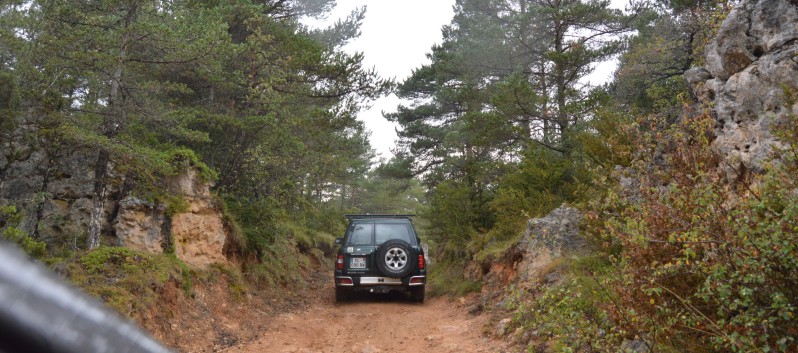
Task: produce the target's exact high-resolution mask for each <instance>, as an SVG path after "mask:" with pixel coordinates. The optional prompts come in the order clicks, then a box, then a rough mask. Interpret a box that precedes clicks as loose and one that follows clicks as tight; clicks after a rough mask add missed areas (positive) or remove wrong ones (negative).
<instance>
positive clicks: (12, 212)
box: [0, 206, 47, 258]
mask: <svg viewBox="0 0 798 353" xmlns="http://www.w3.org/2000/svg"><path fill="white" fill-rule="evenodd" d="M21 220H22V213H20V212H17V208H16V207H14V206H0V237H2V238H3V239H6V240H8V241H10V242H12V243H14V244H16V245H17V246H19V248H20V249H22V251H24V252H25V253H27V254H28V255H29V256H31V257H33V258H43V257H44V255H46V254H47V244H45V243H44V242H43V241H38V240H35V239H33V238H31V237H30V235H28V233H25V232H23V231H22V230H20V229H19V228H17V225H19V222H20V221H21Z"/></svg>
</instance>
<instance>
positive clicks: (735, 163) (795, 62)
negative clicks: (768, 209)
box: [685, 0, 798, 181]
mask: <svg viewBox="0 0 798 353" xmlns="http://www.w3.org/2000/svg"><path fill="white" fill-rule="evenodd" d="M796 23H798V6H796V5H793V4H791V3H789V2H788V1H787V0H759V1H757V0H747V1H743V2H742V3H740V4H739V5H738V6H737V7H735V9H734V10H732V12H731V13H730V14H729V16H728V17H727V19H726V20H725V21H724V22H723V24H722V25H721V28H720V30H719V32H718V36H717V38H716V39H714V40H713V41H712V42H711V43H710V44H709V45H708V46H707V49H706V66H705V67H704V68H696V69H692V70H690V71H688V72H687V73H686V74H685V78H686V79H687V81H688V83H689V84H690V85H691V89H692V91H693V94H694V95H695V96H696V97H697V98H699V99H701V100H703V101H704V102H706V103H708V104H712V105H714V111H713V113H714V115H715V119H716V122H717V123H716V128H715V134H716V136H717V137H716V139H715V140H714V141H713V143H712V147H713V148H714V149H715V150H716V151H718V152H719V153H720V155H721V156H722V157H723V163H722V168H723V172H724V173H725V176H726V179H727V180H728V181H734V180H736V179H738V178H740V177H742V176H744V174H745V173H746V172H747V171H754V172H759V171H761V170H762V169H763V165H764V162H765V161H766V160H767V158H768V156H769V153H770V151H771V150H772V148H773V146H777V145H778V144H779V143H778V141H777V140H776V138H775V137H774V135H773V131H774V129H777V128H778V126H779V125H780V124H784V123H785V122H786V117H787V115H788V114H790V113H798V107H797V106H793V107H787V106H785V105H786V102H785V100H784V88H785V87H788V88H790V89H798V26H796ZM707 73H708V74H709V75H707Z"/></svg>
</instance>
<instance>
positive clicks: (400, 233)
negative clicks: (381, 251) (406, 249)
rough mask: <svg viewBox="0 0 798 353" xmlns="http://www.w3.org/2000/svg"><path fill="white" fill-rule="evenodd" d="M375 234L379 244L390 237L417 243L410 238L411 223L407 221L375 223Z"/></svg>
mask: <svg viewBox="0 0 798 353" xmlns="http://www.w3.org/2000/svg"><path fill="white" fill-rule="evenodd" d="M374 236H375V238H376V239H375V240H376V241H377V244H378V245H379V244H382V243H384V242H385V241H386V240H389V239H402V240H404V241H406V242H407V243H408V244H413V243H415V242H414V241H412V240H410V225H409V224H406V223H405V224H402V223H375V224H374Z"/></svg>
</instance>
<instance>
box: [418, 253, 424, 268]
mask: <svg viewBox="0 0 798 353" xmlns="http://www.w3.org/2000/svg"><path fill="white" fill-rule="evenodd" d="M418 269H419V270H423V269H424V255H418Z"/></svg>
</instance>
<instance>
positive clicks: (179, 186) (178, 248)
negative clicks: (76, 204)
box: [114, 169, 227, 268]
mask: <svg viewBox="0 0 798 353" xmlns="http://www.w3.org/2000/svg"><path fill="white" fill-rule="evenodd" d="M170 184H171V185H170V189H171V191H172V192H173V193H175V194H177V195H180V197H181V198H182V199H184V201H186V203H187V207H186V209H185V210H181V211H180V212H177V213H175V214H174V215H172V216H171V217H169V216H168V215H167V210H166V207H165V206H164V205H161V204H152V203H148V202H145V201H142V200H141V199H138V198H136V197H132V196H128V197H126V198H124V199H123V200H121V201H120V202H119V212H118V215H117V217H116V220H115V221H114V230H115V233H116V237H117V238H118V239H119V243H120V245H123V246H127V247H130V248H134V249H137V250H141V251H147V252H153V253H161V252H163V251H164V250H165V249H167V248H169V247H171V250H172V251H174V253H175V255H176V256H177V257H178V258H179V259H181V260H183V261H184V262H186V263H188V264H190V265H194V266H196V267H201V268H204V267H207V266H208V265H210V264H213V263H224V262H226V261H227V260H226V258H225V256H224V251H223V248H224V244H225V240H226V239H227V237H226V231H225V227H224V221H223V219H222V214H221V212H220V208H219V207H218V206H217V205H216V202H215V199H214V198H213V196H212V195H211V192H210V185H208V183H205V182H201V181H199V179H198V177H197V175H196V172H195V171H194V170H191V169H190V170H188V171H187V172H186V173H184V174H182V175H180V176H178V177H176V178H174V179H173V180H171V182H170Z"/></svg>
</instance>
